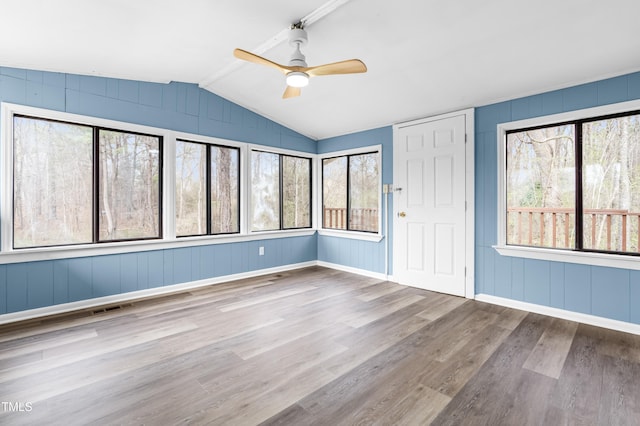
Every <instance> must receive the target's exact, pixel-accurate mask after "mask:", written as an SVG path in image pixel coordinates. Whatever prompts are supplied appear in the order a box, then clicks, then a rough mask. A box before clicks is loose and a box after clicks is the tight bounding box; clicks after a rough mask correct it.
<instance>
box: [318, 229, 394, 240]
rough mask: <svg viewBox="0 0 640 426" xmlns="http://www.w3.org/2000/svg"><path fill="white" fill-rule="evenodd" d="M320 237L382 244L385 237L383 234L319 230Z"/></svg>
mask: <svg viewBox="0 0 640 426" xmlns="http://www.w3.org/2000/svg"><path fill="white" fill-rule="evenodd" d="M318 235H322V236H325V237H337V238H348V239H351V240H361V241H372V242H375V243H377V242H380V241H381V240H382V238H384V236H383V235H382V234H372V233H370V232H359V231H339V230H335V229H319V230H318Z"/></svg>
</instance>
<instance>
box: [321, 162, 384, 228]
mask: <svg viewBox="0 0 640 426" xmlns="http://www.w3.org/2000/svg"><path fill="white" fill-rule="evenodd" d="M379 173H380V156H379V154H378V152H371V153H365V154H353V155H344V156H339V157H333V158H325V159H323V160H322V226H323V228H326V229H342V230H350V231H364V232H378V230H379V220H378V209H379V204H380V193H379V192H380V190H379V181H380V178H379Z"/></svg>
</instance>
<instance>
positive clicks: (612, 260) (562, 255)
mask: <svg viewBox="0 0 640 426" xmlns="http://www.w3.org/2000/svg"><path fill="white" fill-rule="evenodd" d="M638 111H640V100H636V101H629V102H621V103H616V104H610V105H604V106H599V107H593V108H586V109H582V110H576V111H570V112H565V113H559V114H553V115H548V116H541V117H535V118H531V119H525V120H518V121H512V122H506V123H500V124H498V126H497V157H498V158H497V168H498V170H497V175H498V179H497V201H498V203H497V244H495V245H493V248H494V249H495V250H496V251H498V253H500V254H501V255H503V256H512V257H520V258H527V259H538V260H549V261H557V262H568V263H578V264H586V265H598V266H610V267H618V268H625V269H635V270H640V256H639V254H637V253H627V252H614V251H601V250H593V249H584V248H580V249H578V248H568V249H567V248H548V247H532V246H519V245H514V244H507V243H506V241H507V236H506V229H507V218H506V215H507V214H506V211H507V209H506V208H507V200H506V198H507V187H506V179H505V175H506V167H507V164H506V155H505V150H506V143H507V134H508V133H512V132H513V131H518V130H520V131H522V130H529V129H535V128H544V127H551V126H556V125H562V124H575V125H576V129H575V130H576V133H578V132H581V131H582V124H584V123H589V122H593V121H598V120H602V119H608V118H615V117H620V116H625V115H635V114H637V113H638ZM576 139H577V138H576ZM576 146H577V147H578V148H577V150H576V168H578V166H581V165H582V158H581V154H582V150H581V148H582V147H581V146H580V144H579V143H578V141H577V140H576ZM578 154H579V155H578ZM578 157H580V158H578ZM575 176H576V180H577V179H581V178H582V171H581V170H579V171H578V170H577V171H576V173H575ZM580 187H581V185H578V182H576V217H578V216H580V215H581V214H582V199H581V198H582V195H581V193H580V191H579V189H580ZM578 197H580V200H578ZM581 221H582V217H579V218H578V219H577V220H576V221H575V222H576V224H575V225H576V237H577V234H578V231H583V229H582V228H581V227H580V228H578V226H579V224H578V223H577V222H581ZM580 226H581V225H580ZM580 238H582V235H580Z"/></svg>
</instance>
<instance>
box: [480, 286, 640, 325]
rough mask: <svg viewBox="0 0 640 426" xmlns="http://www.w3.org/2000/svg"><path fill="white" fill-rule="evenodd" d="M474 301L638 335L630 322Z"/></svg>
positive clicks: (485, 297) (484, 297)
mask: <svg viewBox="0 0 640 426" xmlns="http://www.w3.org/2000/svg"><path fill="white" fill-rule="evenodd" d="M475 300H477V301H479V302H486V303H492V304H494V305H500V306H506V307H507V308H513V309H519V310H521V311H527V312H533V313H536V314H542V315H548V316H550V317H555V318H562V319H565V320H569V321H575V322H581V323H583V324H589V325H595V326H597V327H604V328H610V329H612V330H617V331H624V332H625V333H631V334H639V335H640V325H639V324H633V323H630V322H625V321H618V320H614V319H609V318H603V317H598V316H595V315H589V314H582V313H580V312H573V311H567V310H564V309H558V308H552V307H549V306H543V305H536V304H533V303H527V302H521V301H518V300H512V299H506V298H503V297H497V296H492V295H489V294H476V297H475Z"/></svg>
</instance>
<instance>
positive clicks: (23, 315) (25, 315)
mask: <svg viewBox="0 0 640 426" xmlns="http://www.w3.org/2000/svg"><path fill="white" fill-rule="evenodd" d="M316 265H317V262H316V261H310V262H303V263H296V264H292V265H285V266H277V267H275V268H267V269H260V270H257V271H250V272H242V273H239V274H231V275H224V276H221V277H215V278H207V279H204V280H198V281H190V282H187V283H181V284H174V285H169V286H166V287H154V288H149V289H146V290H138V291H132V292H128V293H120V294H114V295H112V296H104V297H96V298H94V299H86V300H79V301H77V302H69V303H62V304H59V305H52V306H45V307H43V308H36V309H29V310H26V311H20V312H12V313H8V314H3V315H0V324H7V323H11V322H17V321H25V320H31V319H35V318H41V317H45V316H50V315H58V314H64V313H67V312H71V311H79V310H85V309H90V308H94V307H97V306H104V305H113V304H117V303H124V302H130V301H132V300H136V299H142V298H147V297H152V296H161V295H167V294H171V293H177V292H181V291H185V290H191V289H194V288H199V287H206V286H209V285H214V284H220V283H224V282H229V281H234V280H240V279H244V278H253V277H258V276H261V275H267V274H274V273H278V272H285V271H291V270H294V269H300V268H306V267H309V266H316Z"/></svg>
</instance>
